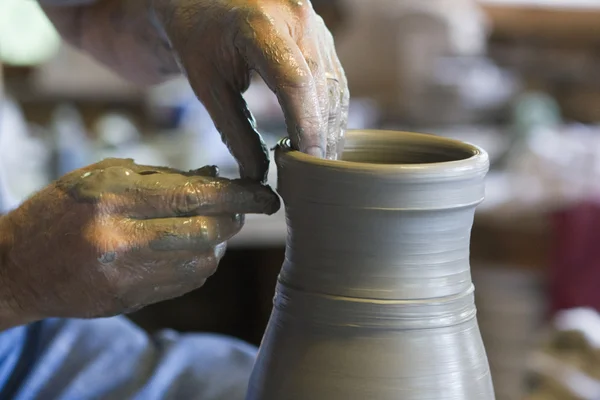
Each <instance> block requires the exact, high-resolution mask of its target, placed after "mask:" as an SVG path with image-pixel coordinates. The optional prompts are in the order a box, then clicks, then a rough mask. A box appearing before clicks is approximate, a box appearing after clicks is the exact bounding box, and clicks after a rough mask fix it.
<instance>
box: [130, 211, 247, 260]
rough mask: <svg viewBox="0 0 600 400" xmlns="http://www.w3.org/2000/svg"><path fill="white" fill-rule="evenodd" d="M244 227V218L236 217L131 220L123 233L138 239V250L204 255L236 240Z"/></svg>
mask: <svg viewBox="0 0 600 400" xmlns="http://www.w3.org/2000/svg"><path fill="white" fill-rule="evenodd" d="M243 225H244V217H243V215H241V214H234V215H219V216H214V217H205V216H199V217H183V218H161V219H151V220H143V221H142V220H130V221H126V222H123V224H122V226H121V227H120V228H119V230H121V231H122V232H125V233H126V234H128V235H131V237H132V238H135V239H134V242H133V243H131V246H133V247H136V248H148V249H150V250H153V251H156V252H164V251H181V250H187V251H194V252H198V253H204V252H207V251H209V250H211V249H214V248H215V247H216V246H217V245H219V244H221V243H224V242H226V241H227V240H229V239H230V238H232V237H233V236H234V235H235V234H237V233H238V232H239V231H240V229H242V226H243ZM155 257H156V255H155Z"/></svg>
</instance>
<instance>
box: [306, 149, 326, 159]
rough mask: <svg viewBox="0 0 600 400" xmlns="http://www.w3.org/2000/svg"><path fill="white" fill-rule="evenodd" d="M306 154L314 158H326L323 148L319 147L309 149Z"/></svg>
mask: <svg viewBox="0 0 600 400" xmlns="http://www.w3.org/2000/svg"><path fill="white" fill-rule="evenodd" d="M306 154H309V155H311V156H313V157H317V158H324V157H325V152H324V151H323V149H322V148H320V147H318V146H312V147H309V148H308V149H306Z"/></svg>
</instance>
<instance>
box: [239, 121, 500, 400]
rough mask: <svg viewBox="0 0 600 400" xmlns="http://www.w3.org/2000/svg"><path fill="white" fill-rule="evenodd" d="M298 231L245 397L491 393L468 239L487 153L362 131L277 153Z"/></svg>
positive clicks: (444, 397) (466, 399) (349, 399)
mask: <svg viewBox="0 0 600 400" xmlns="http://www.w3.org/2000/svg"><path fill="white" fill-rule="evenodd" d="M276 162H277V166H278V168H279V184H278V185H279V192H280V194H281V196H282V197H283V200H284V202H285V208H286V214H287V223H288V238H287V247H286V257H285V262H284V264H283V269H282V271H281V274H280V276H279V282H278V285H277V292H276V295H275V299H274V308H273V312H272V315H271V319H270V321H269V325H268V327H267V331H266V333H265V336H264V338H263V342H262V344H261V348H260V351H259V355H258V359H257V361H256V365H255V367H254V371H253V373H252V377H251V379H250V385H249V390H248V394H247V397H246V399H247V400H417V399H418V400H492V399H494V392H493V387H492V380H491V377H490V373H489V367H488V361H487V357H486V354H485V349H484V346H483V343H482V340H481V336H480V333H479V328H478V326H477V320H476V318H475V305H474V300H473V284H472V283H471V275H470V267H469V238H470V233H471V225H472V222H473V215H474V211H475V207H476V206H477V204H479V203H480V202H481V201H482V199H483V196H484V182H483V180H484V176H485V174H486V172H487V170H488V157H487V154H486V153H485V152H484V151H482V150H481V149H479V148H477V147H475V146H471V145H468V144H464V143H461V142H458V141H453V140H450V139H443V138H439V137H435V136H432V135H422V134H414V133H405V132H387V131H355V132H352V131H351V132H348V133H347V136H346V146H345V152H344V154H343V157H342V161H329V160H320V159H317V158H314V157H311V156H308V155H305V154H302V153H300V152H297V151H293V150H291V149H290V147H289V144H288V142H286V141H284V142H282V144H281V145H280V146H279V148H278V149H277V151H276Z"/></svg>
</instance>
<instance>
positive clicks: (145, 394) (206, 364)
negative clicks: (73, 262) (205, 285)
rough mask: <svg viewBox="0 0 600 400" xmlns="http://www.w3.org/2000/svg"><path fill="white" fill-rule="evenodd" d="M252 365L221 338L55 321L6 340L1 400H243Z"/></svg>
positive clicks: (118, 321)
mask: <svg viewBox="0 0 600 400" xmlns="http://www.w3.org/2000/svg"><path fill="white" fill-rule="evenodd" d="M254 358H255V348H254V347H253V346H250V345H249V344H246V343H244V342H241V341H239V340H236V339H233V338H228V337H224V336H219V335H213V334H178V333H176V332H173V331H163V332H161V333H159V334H158V335H155V336H149V335H147V334H146V333H145V332H144V331H142V330H141V329H140V328H138V327H137V326H135V325H134V324H133V323H132V322H130V321H129V320H128V319H126V318H124V317H114V318H106V319H95V320H74V319H50V320H45V321H41V322H37V323H34V324H31V325H28V326H22V327H17V328H13V329H10V330H7V331H4V332H2V333H0V399H14V400H31V399H44V400H45V399H61V400H86V399H115V400H116V399H118V400H122V399H139V400H154V399H156V400H158V399H185V400H188V399H189V400H194V399H197V400H243V399H244V396H245V393H246V389H247V384H248V380H249V377H250V372H251V370H252V366H253V363H254Z"/></svg>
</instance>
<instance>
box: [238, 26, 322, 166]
mask: <svg viewBox="0 0 600 400" xmlns="http://www.w3.org/2000/svg"><path fill="white" fill-rule="evenodd" d="M269 26H270V28H269V29H265V32H264V33H263V34H262V35H261V36H257V35H256V34H253V35H238V37H237V43H236V45H237V47H238V49H239V50H240V52H241V53H242V54H244V55H245V56H246V58H247V59H248V62H249V64H250V66H251V67H252V68H253V69H255V70H256V71H257V72H258V73H259V74H260V76H261V77H262V78H263V80H264V81H265V83H266V84H267V85H268V86H269V88H270V89H271V90H272V91H273V92H274V93H275V94H276V95H277V98H278V100H279V104H281V106H282V108H283V113H284V116H285V121H286V125H287V130H288V134H289V137H290V140H291V142H292V145H293V146H294V148H296V149H298V150H300V151H302V152H304V153H308V154H311V155H314V156H317V157H320V158H323V157H324V155H325V141H326V138H325V133H324V125H325V124H324V121H323V120H322V118H321V111H320V104H319V93H318V90H317V86H316V84H315V81H314V79H313V77H312V73H311V70H310V68H309V66H308V64H307V62H306V60H305V58H304V56H303V54H302V52H301V51H300V49H299V48H298V46H297V45H296V43H294V41H293V40H292V38H291V37H290V36H289V33H286V32H284V31H283V29H282V30H281V32H279V31H278V30H277V28H276V27H273V26H272V25H269Z"/></svg>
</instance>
